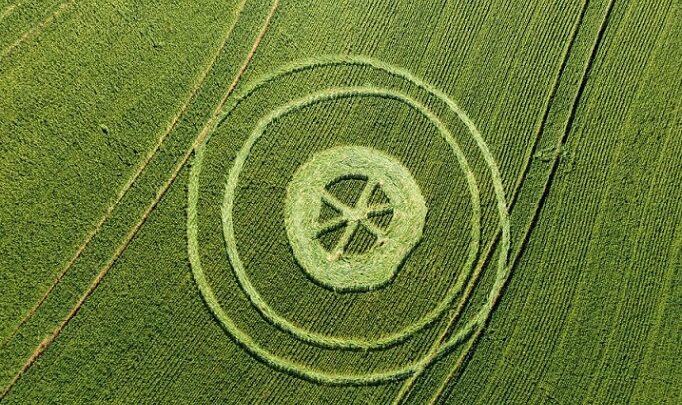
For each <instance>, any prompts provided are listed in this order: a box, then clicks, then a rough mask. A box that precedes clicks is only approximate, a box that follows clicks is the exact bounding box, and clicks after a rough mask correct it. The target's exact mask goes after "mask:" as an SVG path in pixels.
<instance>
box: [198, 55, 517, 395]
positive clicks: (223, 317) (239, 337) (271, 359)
mask: <svg viewBox="0 0 682 405" xmlns="http://www.w3.org/2000/svg"><path fill="white" fill-rule="evenodd" d="M324 66H365V67H371V68H374V69H377V70H381V71H384V72H386V73H388V74H390V75H392V76H396V77H399V78H402V79H405V80H407V81H409V82H412V84H414V85H416V86H417V87H418V88H421V89H423V90H425V91H427V92H428V93H430V94H431V95H433V96H435V97H437V98H439V99H440V100H441V101H443V102H445V103H446V105H448V107H449V108H450V109H451V110H452V111H453V112H455V113H456V114H457V115H458V117H459V118H460V120H461V121H462V122H463V123H464V124H465V125H466V126H467V128H468V129H469V132H470V133H471V135H472V136H473V138H474V140H475V142H476V144H477V146H478V148H479V150H480V151H481V153H482V155H483V158H484V160H485V162H486V164H487V165H488V167H489V169H490V172H491V177H492V180H493V188H494V191H495V195H496V200H497V209H498V214H499V217H500V218H499V222H500V228H501V230H502V238H501V241H500V247H501V251H500V254H499V256H498V270H497V272H496V274H495V282H494V284H493V288H492V289H491V291H490V292H489V295H488V300H487V302H486V303H485V304H484V306H483V308H481V310H480V311H479V312H478V313H477V314H476V316H474V317H473V319H471V320H470V321H469V322H467V323H466V324H465V325H464V326H463V327H462V328H460V329H459V330H458V331H457V333H455V334H454V335H453V336H452V337H451V338H450V339H449V340H448V341H446V342H444V343H443V344H442V345H441V346H440V348H439V350H437V351H436V352H434V354H433V355H432V356H427V357H425V358H423V359H421V360H419V361H417V362H414V363H412V364H410V365H408V366H405V367H402V368H398V369H394V370H390V371H386V372H374V373H366V374H335V373H329V372H324V371H319V370H315V369H311V368H310V367H308V366H306V365H302V364H299V363H294V362H291V361H289V360H286V359H284V358H281V357H277V356H275V355H273V354H272V353H270V352H268V351H267V350H265V349H263V348H262V347H260V346H259V345H258V344H257V343H256V342H255V341H254V340H253V339H252V338H251V337H250V336H248V335H247V334H245V333H244V332H242V331H241V330H239V329H238V328H237V326H236V325H235V324H234V322H232V320H231V319H230V318H229V316H228V315H227V314H226V313H225V311H224V310H223V309H222V308H221V306H220V304H219V303H218V301H217V299H216V297H215V294H214V293H213V290H212V289H211V287H210V285H209V283H208V281H207V279H206V277H205V275H204V273H203V270H202V268H201V261H200V257H199V250H198V249H199V247H198V235H197V233H198V222H197V210H196V207H197V201H198V187H199V181H198V180H199V174H200V168H201V162H202V160H203V156H204V149H205V146H206V144H207V142H208V141H209V139H210V136H209V137H207V139H206V140H205V141H204V142H203V143H202V145H200V146H199V147H197V149H196V157H195V160H194V164H193V165H192V169H191V173H190V182H189V192H188V199H189V205H188V219H187V224H188V226H187V230H188V251H189V258H190V262H191V265H192V272H193V275H194V277H195V281H196V282H197V285H198V287H199V290H200V292H201V293H202V296H203V297H204V299H205V301H206V304H207V305H208V306H209V308H210V309H211V311H212V312H213V314H214V315H215V316H216V318H217V319H218V321H219V322H220V323H221V325H222V326H223V327H224V328H225V329H226V331H227V332H228V333H229V334H231V335H232V336H233V337H234V338H235V340H236V341H237V342H238V343H239V344H240V345H241V346H242V347H243V348H244V349H245V350H247V351H248V352H250V353H251V354H252V355H254V356H255V357H257V358H259V359H261V360H262V361H264V362H265V363H266V364H268V365H270V366H271V367H273V368H276V369H278V370H281V371H283V372H286V373H289V374H292V375H296V376H298V377H301V378H304V379H308V380H311V381H315V382H319V383H325V384H335V385H344V384H353V385H367V384H376V383H381V382H387V381H394V380H397V379H401V378H405V377H407V376H408V375H410V374H413V373H414V372H417V371H420V370H422V369H423V368H425V367H427V366H428V365H429V364H431V363H432V362H433V361H435V360H436V359H437V358H439V357H440V356H442V355H444V354H445V353H448V352H449V351H450V350H452V349H453V348H454V347H456V346H457V345H458V344H459V343H460V342H461V341H462V340H464V339H465V338H466V337H468V336H470V334H471V332H472V331H473V330H474V328H476V327H479V328H480V327H482V325H483V322H484V321H485V320H486V319H487V318H488V317H489V315H490V313H491V312H492V309H493V307H494V305H495V303H496V301H497V299H498V298H499V296H500V293H501V290H502V288H504V285H505V283H506V281H507V279H508V278H509V268H508V266H507V260H508V255H509V248H510V238H511V235H510V233H511V232H510V224H509V216H508V212H507V203H506V198H505V193H504V187H503V184H502V178H501V175H500V172H499V169H498V168H497V164H496V162H495V159H494V158H493V156H492V154H491V152H490V150H489V149H488V146H487V145H486V143H485V141H484V140H483V137H482V136H481V134H480V132H479V131H478V130H477V129H476V127H475V125H474V124H473V122H472V121H471V119H469V117H468V116H467V115H466V113H465V112H464V111H463V110H462V109H461V108H459V106H457V105H456V104H455V102H454V101H452V100H451V99H450V98H449V97H448V96H447V95H446V94H445V93H443V92H441V91H440V90H438V89H436V88H435V87H433V86H432V85H430V84H428V83H425V82H424V81H422V80H421V79H419V78H417V77H415V76H414V75H412V74H411V73H410V72H408V71H405V70H403V69H400V68H396V67H393V66H390V65H388V64H386V63H384V62H381V61H377V60H375V59H372V58H368V57H363V56H355V57H352V56H340V57H339V56H330V57H320V58H316V59H314V60H307V61H299V62H294V63H292V64H289V65H286V66H284V67H283V68H281V69H278V70H276V71H274V72H273V73H271V74H269V75H267V76H265V77H264V78H262V79H260V80H257V81H256V82H254V83H253V84H252V85H251V86H249V87H247V88H246V89H245V90H244V91H243V92H241V95H240V96H238V97H235V98H234V99H233V101H231V102H230V104H229V105H228V107H227V108H226V109H225V110H224V112H223V113H222V115H221V117H220V118H219V119H218V120H217V121H216V123H215V125H214V127H213V128H212V131H215V129H216V128H217V127H218V126H219V125H220V124H221V123H222V121H223V120H224V119H225V118H226V117H227V116H228V115H229V113H230V112H231V111H232V110H233V109H234V108H236V106H237V105H239V103H240V102H241V101H243V100H244V99H245V98H246V97H248V96H249V95H250V94H252V93H253V92H255V91H256V90H258V89H259V88H261V87H263V86H264V85H266V84H267V83H269V82H271V81H273V80H274V79H276V78H278V77H280V76H283V75H288V74H291V73H294V72H299V71H305V70H309V69H313V68H316V67H324Z"/></svg>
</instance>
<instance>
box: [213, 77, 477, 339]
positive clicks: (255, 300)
mask: <svg viewBox="0 0 682 405" xmlns="http://www.w3.org/2000/svg"><path fill="white" fill-rule="evenodd" d="M357 96H368V97H382V98H389V99H394V100H398V101H402V102H403V103H405V104H407V105H408V106H410V107H412V108H414V109H415V110H416V111H418V112H419V113H421V114H422V115H424V116H425V117H426V118H427V119H429V120H430V121H431V122H433V123H434V125H435V126H436V127H437V128H438V130H439V131H440V133H441V135H442V136H443V138H444V139H445V141H446V142H447V143H448V145H449V146H450V148H451V149H452V151H453V153H454V154H455V156H456V157H457V161H458V163H459V165H460V167H461V168H462V170H463V171H464V173H465V176H466V179H467V186H468V188H469V192H470V194H471V200H472V206H473V209H472V215H471V243H470V246H469V254H468V257H467V260H466V262H465V263H464V265H463V266H462V269H463V271H462V272H461V274H460V276H459V277H458V279H457V282H456V283H455V284H453V286H452V287H450V289H449V290H448V293H447V295H446V297H445V298H444V299H443V300H441V302H440V303H439V304H438V305H437V306H436V307H435V308H434V309H433V310H431V311H430V312H428V313H427V314H426V315H425V316H423V317H422V318H421V319H419V320H418V321H416V322H413V323H411V324H410V325H408V326H407V327H405V328H403V329H402V330H400V331H398V332H394V333H392V334H390V335H388V336H384V337H381V338H378V339H375V340H372V341H367V340H360V339H351V338H345V337H344V338H338V337H328V336H324V335H320V334H316V333H313V332H311V331H309V330H304V329H302V328H300V327H298V326H296V325H294V324H293V323H291V322H289V321H287V320H286V319H285V318H284V317H282V316H281V315H279V314H277V313H276V312H275V311H274V310H273V309H272V308H271V307H270V306H269V305H268V304H267V302H265V300H264V299H263V298H262V297H261V296H260V294H259V293H258V291H257V290H256V288H255V287H254V286H253V285H252V284H251V282H250V281H249V277H248V275H247V273H246V270H245V268H244V264H243V263H242V261H241V259H240V257H239V252H238V249H237V244H236V238H235V233H234V224H233V217H232V209H233V207H234V196H235V189H236V187H237V183H238V181H239V174H240V172H241V170H242V168H243V166H244V164H245V163H246V159H247V157H248V155H249V154H250V152H251V148H252V147H253V145H254V144H255V143H256V141H258V139H259V138H260V137H261V136H262V135H263V133H265V130H266V129H267V128H268V126H270V124H271V123H272V122H273V121H275V120H277V119H279V118H281V117H282V116H284V115H287V114H289V113H291V112H293V111H296V110H299V109H301V108H304V107H306V106H310V105H313V104H316V103H319V102H323V101H327V100H336V99H341V98H348V97H357ZM480 209H481V208H480V198H479V191H478V184H477V183H476V178H475V177H474V174H473V172H472V170H471V168H470V166H469V163H468V162H467V160H466V157H465V156H464V153H463V152H462V150H461V149H460V148H459V146H458V145H457V142H456V141H455V140H454V137H453V136H452V134H451V133H450V131H449V130H448V129H447V127H446V126H445V125H444V124H443V123H442V122H441V121H440V120H439V119H438V117H436V116H435V115H434V114H433V113H432V112H431V111H430V110H429V109H428V108H426V107H425V106H423V105H422V104H420V103H419V102H417V101H416V100H414V99H412V98H411V97H409V96H406V95H404V94H401V93H399V92H396V91H393V90H381V89H373V88H366V87H351V88H341V89H332V90H324V91H320V92H316V93H312V94H310V95H308V96H306V97H303V98H300V99H297V100H294V101H291V102H289V103H287V104H284V105H283V106H281V107H279V108H277V109H276V110H274V111H273V112H271V113H270V114H268V115H267V116H265V117H263V118H262V119H261V120H260V121H259V122H258V123H257V124H256V127H255V129H254V131H253V132H252V133H251V136H249V138H248V139H247V140H246V142H244V145H243V146H242V149H240V151H239V152H238V153H237V156H236V157H235V159H234V163H233V166H232V169H230V172H229V174H228V179H227V184H226V186H225V199H224V203H223V209H222V218H223V233H224V236H225V242H226V245H227V252H228V255H229V258H230V263H231V264H232V267H233V269H234V272H235V274H236V276H237V279H238V280H239V283H240V284H241V286H242V289H243V290H244V292H245V293H246V294H247V296H248V297H249V300H250V301H251V303H252V304H253V305H254V306H255V307H256V308H257V309H258V311H259V312H260V313H261V314H262V315H263V316H264V317H265V318H266V319H268V320H269V321H270V322H271V323H272V324H273V325H275V326H277V327H278V328H280V329H282V330H284V331H286V332H288V333H290V334H292V335H293V336H296V337H297V338H298V339H300V340H302V341H305V342H308V343H312V344H315V345H318V346H322V347H329V348H340V349H362V350H368V349H380V348H385V347H389V346H392V345H395V344H397V343H399V342H402V341H404V340H405V339H407V338H409V337H410V336H411V335H413V334H415V333H416V332H418V331H420V330H421V329H423V328H425V327H426V326H428V325H429V324H430V323H432V322H433V321H434V320H435V319H437V318H438V317H439V316H440V315H441V314H442V313H443V311H445V310H446V309H447V308H448V307H449V306H450V304H451V303H452V301H453V300H454V299H455V297H456V296H457V294H458V293H459V291H460V290H461V288H462V286H463V285H464V282H465V280H466V279H467V278H468V275H469V273H470V271H471V269H472V267H473V263H474V261H475V260H476V257H477V255H478V251H479V245H480V231H481V229H480V228H481V227H480Z"/></svg>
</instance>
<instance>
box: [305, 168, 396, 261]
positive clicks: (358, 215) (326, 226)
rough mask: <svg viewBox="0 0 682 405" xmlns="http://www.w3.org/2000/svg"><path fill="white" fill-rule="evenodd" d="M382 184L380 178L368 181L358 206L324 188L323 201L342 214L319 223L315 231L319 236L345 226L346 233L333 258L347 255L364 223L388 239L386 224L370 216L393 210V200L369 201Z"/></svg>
mask: <svg viewBox="0 0 682 405" xmlns="http://www.w3.org/2000/svg"><path fill="white" fill-rule="evenodd" d="M380 187H381V184H380V183H379V182H378V181H377V180H374V179H369V180H367V182H366V183H365V185H364V188H363V189H362V192H361V193H360V196H359V197H358V199H357V202H356V203H355V206H351V205H348V204H346V203H345V202H343V201H341V200H340V199H339V198H338V197H336V196H335V195H334V194H332V193H331V192H330V191H329V190H328V189H326V188H325V189H324V190H323V191H322V195H321V199H322V202H323V203H324V204H327V205H329V206H330V207H331V208H333V209H334V210H336V211H337V212H339V213H340V215H339V216H338V217H335V218H332V219H329V220H326V221H323V222H322V223H320V224H318V227H317V230H316V232H315V235H316V237H317V238H318V239H319V238H320V237H321V236H323V235H325V234H327V233H329V232H332V231H335V230H338V229H340V228H344V229H343V233H342V234H341V236H340V237H339V239H338V241H337V242H336V243H335V244H334V247H333V248H332V249H331V251H330V255H329V260H330V261H335V260H338V259H339V258H341V257H342V256H343V254H344V253H345V251H346V249H347V247H348V245H349V244H350V242H351V239H352V238H353V235H354V234H355V233H356V231H357V230H358V228H359V227H360V226H362V227H364V228H365V229H366V230H367V231H368V232H370V233H371V234H372V235H374V236H375V237H376V238H377V242H378V243H383V242H384V241H385V238H386V230H385V229H383V228H384V227H383V226H380V225H378V224H376V223H375V222H374V221H372V220H371V219H370V218H375V217H380V216H382V215H387V214H390V213H392V212H393V206H392V205H391V203H390V202H389V203H379V204H370V203H369V201H370V198H371V197H372V195H373V194H374V191H375V190H376V189H377V188H380Z"/></svg>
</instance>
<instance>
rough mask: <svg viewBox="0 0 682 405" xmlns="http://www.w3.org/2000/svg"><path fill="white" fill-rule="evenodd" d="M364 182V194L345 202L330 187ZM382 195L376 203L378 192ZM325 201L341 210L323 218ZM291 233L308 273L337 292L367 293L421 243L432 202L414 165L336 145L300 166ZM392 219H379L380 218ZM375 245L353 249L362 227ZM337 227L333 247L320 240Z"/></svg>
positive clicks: (290, 202)
mask: <svg viewBox="0 0 682 405" xmlns="http://www.w3.org/2000/svg"><path fill="white" fill-rule="evenodd" d="M350 179H355V180H360V181H361V182H362V183H363V185H362V187H363V188H362V192H361V193H360V194H359V195H358V196H357V199H354V201H343V200H342V199H341V198H339V197H337V196H335V195H334V194H333V193H332V191H330V186H333V185H335V184H338V183H340V182H343V181H345V180H350ZM378 195H381V196H384V199H383V200H380V201H376V202H374V200H375V198H373V197H374V196H378ZM324 207H328V209H329V210H330V211H332V212H334V213H335V215H334V216H332V217H331V218H329V219H327V220H324V221H320V218H321V210H322V208H324ZM284 215H285V220H284V223H285V225H286V230H287V235H288V238H289V244H290V245H291V247H292V250H293V252H294V256H295V257H296V260H297V261H298V263H299V264H300V265H301V267H302V268H303V271H305V272H306V273H307V274H308V275H309V276H310V277H312V278H313V279H314V280H315V281H317V282H318V283H320V284H321V285H323V286H326V287H328V288H331V289H332V290H334V291H367V290H371V289H375V288H378V287H381V286H383V285H385V284H386V283H388V282H389V281H391V280H392V279H393V276H394V275H395V273H396V272H397V271H398V268H399V267H400V264H401V263H402V262H403V260H405V258H406V256H407V255H408V254H409V253H410V251H411V250H412V248H413V247H414V246H415V245H416V244H417V242H419V240H420V239H421V237H422V232H423V229H424V222H425V220H426V203H425V202H424V197H423V196H422V193H421V190H420V189H419V186H418V185H417V183H416V181H415V180H414V179H413V178H412V175H411V173H410V172H409V171H408V169H407V168H406V167H405V166H403V165H402V164H400V162H398V161H397V160H396V159H395V158H393V157H392V156H389V155H387V154H385V153H383V152H380V151H378V150H376V149H372V148H366V147H362V146H356V145H353V146H337V147H334V148H330V149H326V150H324V151H322V152H319V153H317V154H315V155H313V157H312V158H311V159H310V160H308V161H307V162H305V163H304V164H303V165H301V166H300V167H299V168H298V170H297V171H296V173H295V174H294V176H293V178H292V180H291V181H290V182H289V185H288V187H287V196H286V205H285V209H284ZM382 217H385V218H388V219H389V221H388V223H387V224H386V225H385V226H384V225H383V223H378V222H377V218H382ZM363 231H364V232H365V233H366V234H367V235H370V237H371V238H370V239H369V243H368V244H369V246H367V247H366V249H365V251H363V252H360V253H358V254H353V253H352V252H350V246H351V244H352V242H353V240H354V239H359V237H358V235H360V234H361V233H362V232H363ZM332 232H334V234H335V235H336V236H337V237H336V238H334V239H333V240H332V241H331V242H332V243H331V244H330V246H328V247H327V246H325V245H324V244H323V243H321V242H320V240H321V239H322V238H323V237H324V236H325V235H330V234H331V233H332Z"/></svg>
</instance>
